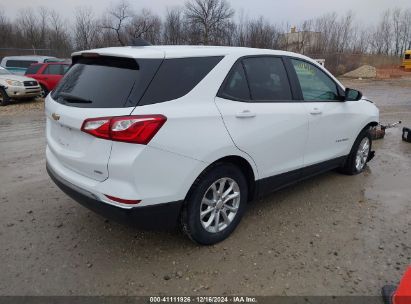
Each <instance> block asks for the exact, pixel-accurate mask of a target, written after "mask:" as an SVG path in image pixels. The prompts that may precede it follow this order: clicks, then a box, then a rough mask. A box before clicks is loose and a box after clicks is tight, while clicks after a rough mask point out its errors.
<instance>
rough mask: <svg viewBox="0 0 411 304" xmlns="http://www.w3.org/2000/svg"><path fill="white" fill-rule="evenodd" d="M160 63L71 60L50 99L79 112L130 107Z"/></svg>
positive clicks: (145, 60) (151, 60)
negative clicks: (67, 69)
mask: <svg viewBox="0 0 411 304" xmlns="http://www.w3.org/2000/svg"><path fill="white" fill-rule="evenodd" d="M162 61H163V60H162V59H137V60H136V59H131V58H118V57H109V56H99V57H97V58H82V57H81V58H75V59H74V60H73V63H74V65H73V66H72V67H71V68H70V70H69V71H68V72H67V73H66V75H65V76H64V77H63V79H62V81H61V82H60V83H59V85H58V86H57V87H56V89H55V90H54V91H53V93H52V97H53V99H54V100H56V101H57V102H60V103H63V104H65V105H68V106H75V107H83V108H122V107H133V106H136V105H137V103H138V101H139V100H140V99H141V97H142V95H143V93H144V92H145V90H146V89H147V86H148V84H149V83H150V81H151V80H152V79H153V76H154V74H155V73H156V71H157V70H158V67H159V66H160V64H161V62H162ZM67 96H70V98H68V97H67ZM75 97H76V98H75ZM84 101H88V102H84Z"/></svg>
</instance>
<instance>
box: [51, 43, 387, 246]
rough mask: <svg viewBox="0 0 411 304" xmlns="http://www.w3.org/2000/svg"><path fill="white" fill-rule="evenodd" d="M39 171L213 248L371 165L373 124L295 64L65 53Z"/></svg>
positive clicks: (307, 64)
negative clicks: (331, 177)
mask: <svg viewBox="0 0 411 304" xmlns="http://www.w3.org/2000/svg"><path fill="white" fill-rule="evenodd" d="M46 115H47V149H46V155H47V169H48V172H49V175H50V176H51V178H52V179H53V180H54V182H55V183H56V184H57V185H58V186H59V187H60V188H61V189H62V190H63V191H65V192H66V193H67V194H68V195H70V196H71V197H72V198H74V199H75V200H77V201H78V202H80V203H81V204H83V205H84V206H86V207H88V208H90V209H92V210H94V211H95V212H97V213H101V214H103V215H105V216H106V217H109V218H114V219H116V220H121V221H125V222H128V223H131V224H135V225H137V226H140V227H145V228H155V227H158V226H163V227H173V226H176V224H178V223H181V224H182V227H183V229H184V231H185V232H186V233H187V235H188V236H189V237H190V238H191V239H192V240H194V241H195V242H197V243H200V244H204V245H208V244H214V243H217V242H219V241H222V240H223V239H225V238H226V237H228V235H230V234H231V233H232V232H233V230H234V229H235V228H236V226H237V225H238V223H239V222H240V220H241V217H242V215H243V214H244V211H245V209H246V206H247V203H248V202H250V201H252V200H253V199H256V198H259V197H261V196H262V195H264V194H267V193H269V192H272V191H275V190H277V189H279V188H281V187H284V186H287V185H290V184H292V183H295V182H297V181H300V180H303V179H306V178H309V177H311V176H314V175H316V174H319V173H322V172H324V171H327V170H332V169H335V168H340V170H341V171H342V172H344V173H347V174H358V173H360V172H362V171H363V169H364V167H365V166H366V163H367V162H368V161H369V160H370V159H371V158H372V157H373V155H374V152H372V150H371V137H370V134H369V129H370V127H372V126H375V125H377V124H378V121H379V111H378V109H377V107H376V106H375V105H374V104H373V103H372V102H371V101H369V100H367V99H365V98H363V97H362V94H361V93H360V92H358V91H355V90H352V89H345V88H344V86H343V85H342V84H341V83H340V82H339V81H338V80H337V79H336V78H334V77H333V76H332V75H331V74H330V73H329V72H328V71H327V70H325V69H324V68H323V67H321V66H320V65H319V64H318V63H316V62H315V61H314V60H312V59H310V58H307V57H304V56H302V55H298V54H294V53H289V52H282V51H273V50H262V49H250V48H232V47H205V46H145V47H120V48H105V49H96V50H91V51H83V52H78V53H74V54H73V66H72V68H71V69H70V70H69V72H68V73H67V74H66V75H65V77H64V78H63V80H62V81H61V83H60V84H59V85H58V87H57V88H56V89H55V90H54V91H53V92H52V94H50V95H49V96H48V97H47V99H46Z"/></svg>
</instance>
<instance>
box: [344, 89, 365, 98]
mask: <svg viewBox="0 0 411 304" xmlns="http://www.w3.org/2000/svg"><path fill="white" fill-rule="evenodd" d="M362 96H363V95H362V93H361V92H360V91H357V90H354V89H349V88H346V89H345V98H344V100H345V101H357V100H360V99H361V98H362Z"/></svg>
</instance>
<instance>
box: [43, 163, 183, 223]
mask: <svg viewBox="0 0 411 304" xmlns="http://www.w3.org/2000/svg"><path fill="white" fill-rule="evenodd" d="M46 168H47V172H48V174H49V175H50V177H51V179H52V180H53V181H54V183H55V184H56V185H57V186H58V187H59V188H60V189H61V190H62V191H63V192H65V193H66V194H67V195H68V196H70V197H71V198H72V199H74V200H75V201H77V202H78V203H80V204H81V205H83V206H84V207H86V208H88V209H90V210H92V211H94V212H96V213H98V214H100V215H102V216H104V217H105V218H108V219H111V220H114V221H116V222H119V223H122V224H126V225H131V226H135V227H138V228H142V229H173V228H176V226H177V224H178V220H179V216H180V211H181V208H182V205H183V202H182V201H179V202H173V203H165V204H158V205H153V206H146V207H135V208H131V209H123V208H119V207H116V206H113V205H109V204H107V203H105V202H102V201H100V200H99V199H98V198H97V197H96V196H95V195H93V194H92V193H90V192H88V191H86V190H84V189H81V188H79V187H77V186H75V185H73V184H71V183H70V182H67V181H65V180H64V179H63V178H61V177H60V176H59V175H58V174H56V173H55V172H54V171H53V169H52V168H50V166H49V165H46Z"/></svg>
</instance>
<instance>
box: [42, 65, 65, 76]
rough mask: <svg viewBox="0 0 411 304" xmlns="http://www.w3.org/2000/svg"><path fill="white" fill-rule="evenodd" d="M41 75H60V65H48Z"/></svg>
mask: <svg viewBox="0 0 411 304" xmlns="http://www.w3.org/2000/svg"><path fill="white" fill-rule="evenodd" d="M43 74H47V75H62V71H61V64H49V65H48V66H47V68H46V69H45V70H44V72H43Z"/></svg>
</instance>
